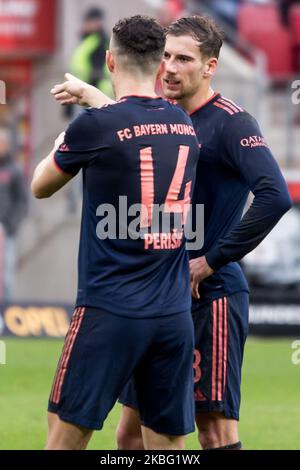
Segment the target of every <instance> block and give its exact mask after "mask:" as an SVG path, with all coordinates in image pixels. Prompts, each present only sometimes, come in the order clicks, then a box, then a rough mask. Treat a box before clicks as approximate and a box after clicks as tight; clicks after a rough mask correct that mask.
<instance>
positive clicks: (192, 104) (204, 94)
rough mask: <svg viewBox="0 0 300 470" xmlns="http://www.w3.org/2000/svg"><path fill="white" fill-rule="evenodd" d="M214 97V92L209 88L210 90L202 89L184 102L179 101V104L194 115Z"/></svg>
mask: <svg viewBox="0 0 300 470" xmlns="http://www.w3.org/2000/svg"><path fill="white" fill-rule="evenodd" d="M213 96H214V90H213V89H212V88H211V86H209V87H208V88H207V87H205V88H200V89H199V91H198V92H197V93H196V94H195V95H193V96H191V97H187V98H186V99H183V100H178V103H179V104H180V105H181V106H182V107H183V108H184V109H185V110H186V111H187V112H188V113H192V112H193V111H194V110H195V109H197V108H200V107H201V106H202V105H203V104H205V103H206V102H207V101H208V100H210V98H212V97H213Z"/></svg>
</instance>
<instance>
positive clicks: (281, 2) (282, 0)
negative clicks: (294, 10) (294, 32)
mask: <svg viewBox="0 0 300 470" xmlns="http://www.w3.org/2000/svg"><path fill="white" fill-rule="evenodd" d="M277 3H278V6H279V8H280V13H281V17H282V22H283V24H284V25H285V26H287V25H288V23H289V11H290V8H291V7H292V6H293V5H295V4H298V5H299V4H300V0H277Z"/></svg>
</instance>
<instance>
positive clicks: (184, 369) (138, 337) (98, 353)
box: [48, 308, 195, 435]
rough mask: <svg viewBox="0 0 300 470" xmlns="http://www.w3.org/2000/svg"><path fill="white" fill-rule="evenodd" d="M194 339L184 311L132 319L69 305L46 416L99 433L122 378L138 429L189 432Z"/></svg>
mask: <svg viewBox="0 0 300 470" xmlns="http://www.w3.org/2000/svg"><path fill="white" fill-rule="evenodd" d="M193 351H194V334H193V323H192V319H191V315H190V312H189V311H188V312H184V313H180V314H176V315H170V316H162V317H158V318H151V319H150V318H149V319H147V318H146V319H145V318H143V319H137V318H125V317H122V316H117V315H113V314H110V313H107V312H104V311H102V310H99V309H95V308H77V309H76V310H75V313H74V315H73V318H72V322H71V325H70V328H69V331H68V334H67V336H66V340H65V344H64V348H63V351H62V355H61V358H60V361H59V364H58V368H57V371H56V375H55V379H54V383H53V387H52V391H51V395H50V400H49V407H48V411H49V412H51V413H56V414H57V415H58V416H59V417H60V419H61V420H62V421H65V422H69V423H72V424H75V425H79V426H83V427H85V428H87V429H101V428H102V426H103V423H104V421H105V419H106V417H107V415H108V413H109V411H110V410H111V409H112V408H113V406H114V404H115V403H116V401H117V399H118V397H119V395H120V393H121V392H122V390H123V389H124V387H125V385H126V383H127V382H128V381H129V379H130V377H133V380H134V386H135V392H136V403H137V406H138V408H139V410H140V414H141V420H142V423H143V425H144V426H145V427H147V428H150V429H152V430H153V431H155V432H158V433H161V434H170V435H184V434H189V433H191V432H193V431H194V417H195V409H194V397H193V372H192V365H193Z"/></svg>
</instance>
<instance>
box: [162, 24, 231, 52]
mask: <svg viewBox="0 0 300 470" xmlns="http://www.w3.org/2000/svg"><path fill="white" fill-rule="evenodd" d="M167 35H171V36H185V35H187V36H192V37H193V38H194V39H195V40H196V41H198V42H199V47H200V51H201V54H202V56H203V57H205V58H211V57H216V58H218V57H219V55H220V50H221V47H222V45H223V40H224V33H223V31H222V30H221V29H220V28H219V27H218V26H217V24H216V23H215V22H214V20H213V19H212V18H210V17H209V16H198V15H194V16H189V17H185V18H180V19H179V20H177V21H174V23H172V24H171V25H170V26H169V28H168V29H167Z"/></svg>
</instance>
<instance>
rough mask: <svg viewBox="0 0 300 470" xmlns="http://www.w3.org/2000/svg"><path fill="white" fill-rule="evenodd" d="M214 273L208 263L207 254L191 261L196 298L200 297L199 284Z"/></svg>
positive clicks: (191, 275) (191, 278) (191, 277)
mask: <svg viewBox="0 0 300 470" xmlns="http://www.w3.org/2000/svg"><path fill="white" fill-rule="evenodd" d="M213 273H214V270H213V269H212V268H211V267H210V266H209V265H208V263H207V261H206V258H205V256H201V257H200V258H195V259H192V260H191V261H190V281H191V290H192V296H193V297H194V298H195V299H197V300H199V299H200V294H199V284H200V283H201V282H202V281H204V279H206V278H207V277H209V276H211V275H212V274H213Z"/></svg>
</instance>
